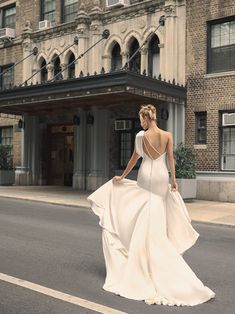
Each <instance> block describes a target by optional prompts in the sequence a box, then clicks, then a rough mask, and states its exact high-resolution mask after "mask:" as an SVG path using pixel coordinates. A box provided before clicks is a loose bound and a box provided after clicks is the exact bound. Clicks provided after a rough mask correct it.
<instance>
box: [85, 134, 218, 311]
mask: <svg viewBox="0 0 235 314" xmlns="http://www.w3.org/2000/svg"><path fill="white" fill-rule="evenodd" d="M143 136H144V131H140V132H139V133H137V135H136V139H135V147H136V152H137V153H138V155H139V157H142V163H141V166H140V168H139V171H138V177H137V181H135V180H130V179H123V180H121V181H119V182H117V183H113V182H112V180H109V181H108V182H106V183H105V184H103V185H102V186H101V187H99V188H98V189H97V190H96V191H94V192H93V193H92V194H90V195H89V196H88V198H87V200H88V201H89V203H90V206H91V208H92V210H93V212H94V213H95V214H96V215H97V216H98V217H99V225H100V226H101V227H102V244H103V253H104V259H105V265H106V279H105V282H104V285H103V289H104V290H106V291H110V292H112V293H115V294H117V295H120V296H122V297H125V298H129V299H133V300H144V301H145V303H147V304H154V303H156V304H164V305H177V306H183V305H188V306H193V305H197V304H200V303H203V302H206V301H208V300H209V299H211V298H213V297H215V293H214V292H213V291H212V290H211V289H210V288H208V287H206V286H204V284H203V283H202V282H201V280H200V279H199V278H198V277H197V276H196V275H195V273H194V272H193V271H192V269H191V268H190V267H189V266H188V264H187V263H186V262H185V260H184V258H183V253H184V252H185V251H186V250H188V249H189V248H190V247H192V245H193V244H194V243H195V242H196V240H197V239H198V237H199V233H198V232H197V231H196V230H195V229H194V228H193V226H192V224H191V219H190V216H189V214H188V211H187V208H186V206H185V204H184V201H183V199H182V197H181V195H180V193H179V192H178V191H171V185H170V184H169V174H168V169H167V166H166V153H163V154H162V155H160V156H159V157H158V158H156V159H151V158H149V157H148V155H147V154H145V152H144V151H143Z"/></svg>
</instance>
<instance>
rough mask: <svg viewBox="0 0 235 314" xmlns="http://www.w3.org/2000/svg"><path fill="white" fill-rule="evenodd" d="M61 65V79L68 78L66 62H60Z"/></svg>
mask: <svg viewBox="0 0 235 314" xmlns="http://www.w3.org/2000/svg"><path fill="white" fill-rule="evenodd" d="M60 67H61V71H62V72H61V74H62V76H63V80H67V79H68V64H65V63H62V64H61V65H60Z"/></svg>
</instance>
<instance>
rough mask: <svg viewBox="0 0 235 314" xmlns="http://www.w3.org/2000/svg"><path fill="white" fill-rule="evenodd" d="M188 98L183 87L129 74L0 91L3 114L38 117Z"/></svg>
mask: <svg viewBox="0 0 235 314" xmlns="http://www.w3.org/2000/svg"><path fill="white" fill-rule="evenodd" d="M185 99H186V88H185V87H183V86H179V85H176V84H173V83H170V82H165V81H162V80H159V79H156V78H152V77H148V76H145V75H140V74H138V73H134V72H130V71H116V72H111V73H102V74H97V75H89V76H82V77H79V78H75V79H69V80H61V81H55V82H48V83H44V84H36V85H29V86H19V87H14V88H11V89H8V90H3V91H0V112H3V113H12V114H24V113H29V114H36V115H37V114H46V113H53V112H55V113H56V112H57V110H60V111H63V110H65V111H66V110H70V109H73V108H79V107H84V108H89V107H90V106H97V107H102V108H106V107H107V108H108V107H109V106H116V105H117V106H118V105H120V104H127V105H128V104H130V105H131V104H136V105H138V104H143V103H146V102H150V103H158V102H172V103H175V104H184V103H185Z"/></svg>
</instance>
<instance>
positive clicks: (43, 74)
mask: <svg viewBox="0 0 235 314" xmlns="http://www.w3.org/2000/svg"><path fill="white" fill-rule="evenodd" d="M40 69H41V83H45V82H46V81H47V78H48V76H47V68H46V61H45V59H42V61H41V65H40Z"/></svg>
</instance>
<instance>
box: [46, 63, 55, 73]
mask: <svg viewBox="0 0 235 314" xmlns="http://www.w3.org/2000/svg"><path fill="white" fill-rule="evenodd" d="M46 68H47V71H48V72H52V71H53V70H54V65H53V64H52V63H49V64H48V65H47V67H46Z"/></svg>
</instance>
